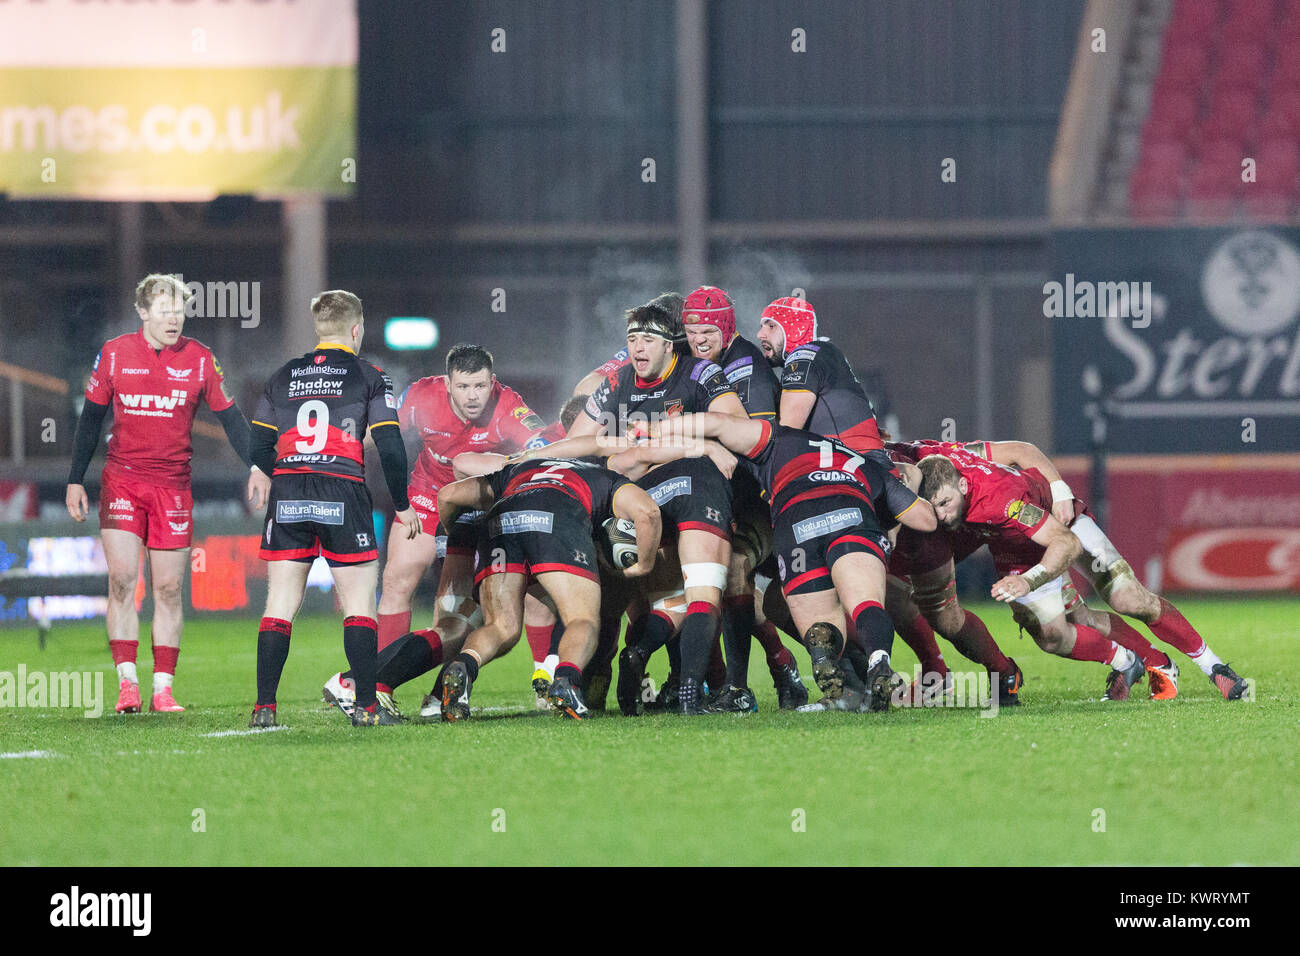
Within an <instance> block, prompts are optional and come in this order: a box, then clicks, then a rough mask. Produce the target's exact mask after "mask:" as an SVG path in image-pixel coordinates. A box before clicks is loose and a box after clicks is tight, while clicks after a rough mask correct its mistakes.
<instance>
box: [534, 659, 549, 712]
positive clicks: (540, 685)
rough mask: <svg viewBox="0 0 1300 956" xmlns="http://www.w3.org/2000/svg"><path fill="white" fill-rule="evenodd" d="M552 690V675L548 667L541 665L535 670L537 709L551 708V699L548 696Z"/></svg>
mask: <svg viewBox="0 0 1300 956" xmlns="http://www.w3.org/2000/svg"><path fill="white" fill-rule="evenodd" d="M550 690H551V675H550V674H549V673H547V671H546V668H544V667H539V668H537V670H535V671H533V693H534V694H536V695H537V709H538V710H550V709H551V700H550V698H549V697H548V696H547V694H548V693H550Z"/></svg>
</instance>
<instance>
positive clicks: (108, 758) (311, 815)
mask: <svg viewBox="0 0 1300 956" xmlns="http://www.w3.org/2000/svg"><path fill="white" fill-rule="evenodd" d="M1178 604H1179V606H1180V608H1181V609H1182V610H1183V611H1184V613H1185V614H1186V615H1187V617H1188V618H1189V620H1191V621H1192V622H1193V623H1194V624H1195V625H1196V626H1197V627H1198V628H1200V629H1201V631H1202V633H1204V634H1205V635H1207V637H1208V638H1209V640H1210V641H1211V644H1212V645H1213V646H1214V647H1215V649H1216V650H1217V651H1218V652H1219V653H1220V654H1222V655H1224V656H1225V658H1226V659H1227V660H1228V661H1230V662H1231V663H1232V664H1233V665H1234V667H1236V669H1237V670H1238V671H1239V672H1240V673H1242V674H1243V675H1246V676H1249V677H1253V678H1254V679H1255V681H1256V700H1255V701H1254V702H1250V703H1244V702H1243V703H1234V704H1227V703H1225V702H1224V701H1223V700H1222V699H1220V698H1219V696H1218V694H1217V692H1216V691H1215V690H1214V688H1213V687H1212V686H1211V685H1210V683H1209V682H1208V681H1207V680H1206V679H1205V678H1204V677H1203V676H1202V675H1201V673H1200V672H1199V670H1197V668H1196V667H1195V666H1194V665H1193V664H1191V662H1189V661H1188V660H1187V659H1186V658H1182V657H1181V656H1178V657H1176V658H1175V659H1176V660H1177V662H1178V664H1179V666H1180V667H1181V668H1182V675H1183V679H1182V681H1181V686H1180V691H1179V697H1178V699H1177V700H1174V701H1170V702H1154V701H1149V700H1145V699H1143V700H1133V701H1129V702H1126V703H1120V704H1103V703H1100V702H1099V701H1098V699H1097V698H1098V697H1100V695H1101V692H1102V690H1103V685H1104V678H1105V673H1106V672H1105V668H1103V667H1101V666H1100V665H1095V664H1079V663H1075V662H1071V661H1065V660H1061V659H1059V658H1055V657H1049V656H1048V655H1046V654H1043V653H1042V652H1040V651H1039V650H1038V649H1037V648H1036V647H1034V646H1033V645H1032V643H1031V642H1030V641H1029V640H1028V639H1027V638H1026V639H1025V640H1023V641H1021V640H1017V638H1016V631H1015V628H1014V625H1012V624H1011V621H1010V615H1009V614H1008V613H1007V612H1006V611H1005V610H1004V609H1002V608H995V607H993V606H976V607H975V608H974V609H975V610H976V611H977V612H979V613H980V614H981V615H982V616H983V617H984V619H985V620H986V621H987V622H989V624H990V626H991V627H992V628H993V632H994V636H995V637H996V638H997V639H998V640H999V642H1000V643H1001V644H1002V646H1003V648H1004V649H1005V650H1007V651H1008V652H1010V653H1011V654H1012V656H1014V657H1015V658H1016V659H1017V661H1018V662H1019V663H1020V665H1021V667H1022V668H1023V670H1024V671H1025V675H1026V678H1027V680H1026V685H1025V688H1024V690H1023V692H1022V696H1023V698H1024V701H1025V706H1023V707H1020V708H1018V709H1015V710H1008V709H1004V710H1003V711H1002V712H1001V713H1000V714H999V715H998V716H996V717H994V718H991V719H989V718H981V717H979V716H978V713H979V712H978V711H977V710H958V709H941V710H917V711H902V710H895V711H893V712H891V713H889V714H861V715H859V714H838V713H835V714H795V713H788V712H780V711H778V710H777V709H776V695H775V692H774V691H773V690H772V686H771V681H770V679H769V678H768V675H767V673H766V668H765V666H764V663H763V660H762V653H761V651H759V650H758V649H757V648H755V651H754V660H753V665H754V666H753V672H752V677H751V684H752V686H753V687H754V688H755V690H756V691H757V692H758V696H759V706H760V713H758V714H757V715H753V716H749V717H708V718H697V719H683V718H679V717H674V716H666V715H665V716H653V717H644V718H640V719H635V720H633V719H626V718H622V717H620V716H618V713H617V707H616V705H615V704H614V700H613V693H612V691H611V693H610V706H611V708H612V710H611V712H610V715H609V716H607V717H602V718H598V719H593V720H590V721H587V722H585V723H582V724H577V723H574V722H572V721H561V720H559V719H557V718H555V717H553V716H552V715H542V714H536V713H534V712H533V703H532V691H531V688H530V687H529V683H528V680H529V676H530V673H531V670H532V664H531V661H530V660H529V659H528V653H527V649H526V645H524V644H523V642H521V643H520V646H519V647H518V648H516V650H515V651H513V652H512V653H511V654H510V655H509V656H508V657H507V658H505V659H504V660H501V661H498V662H496V663H494V664H492V665H491V666H489V667H488V668H486V669H485V670H484V672H483V674H482V675H481V678H480V680H479V682H478V684H477V685H476V686H475V689H474V703H475V704H476V705H477V706H478V707H481V708H485V710H484V711H483V712H482V713H479V714H476V715H475V717H474V719H473V720H471V721H469V722H466V723H462V724H454V725H438V724H435V725H420V724H415V723H412V724H410V725H405V726H401V727H392V728H371V729H353V728H352V727H351V726H350V725H348V724H346V723H345V720H344V718H343V716H342V715H341V714H340V713H338V712H337V711H335V710H333V709H329V708H327V707H325V706H324V705H323V704H321V703H320V694H319V690H320V685H321V684H322V683H323V681H324V680H325V678H326V677H328V676H329V674H331V673H333V672H334V671H335V670H338V669H340V667H342V666H343V653H342V640H341V622H339V621H334V620H328V619H321V618H316V619H304V620H300V621H299V622H298V623H297V624H296V625H295V628H294V634H293V646H292V651H291V654H290V657H289V662H288V665H287V667H286V669H285V675H284V680H283V682H282V685H281V689H280V721H281V723H282V724H284V725H286V726H287V728H288V729H284V730H278V731H275V732H263V733H256V734H226V735H222V736H213V735H214V734H222V733H223V732H228V731H243V730H245V729H246V727H247V723H248V715H249V712H250V711H251V709H252V703H253V699H254V686H255V684H254V676H255V667H254V661H255V643H256V642H255V636H254V629H255V628H256V623H255V622H254V621H252V620H249V621H242V622H241V621H237V620H228V619H227V620H215V619H211V618H209V619H204V618H197V617H196V618H192V619H191V620H190V621H188V622H187V623H186V627H185V639H184V644H183V649H182V654H181V659H180V675H179V679H178V681H177V685H176V693H177V696H178V699H179V700H180V701H181V702H182V703H183V704H185V705H186V706H187V707H188V708H189V709H188V711H187V712H186V713H184V714H181V715H166V714H156V715H151V714H143V715H139V716H129V717H124V716H117V715H114V714H113V713H112V706H113V703H114V702H115V701H116V699H117V688H116V684H117V682H116V679H115V676H114V674H113V672H112V669H111V660H110V658H109V655H108V651H107V649H106V646H105V637H104V633H103V630H102V626H100V625H65V626H61V627H59V628H58V629H57V630H56V631H55V633H54V635H53V639H52V642H51V644H50V646H49V647H48V648H47V649H46V650H45V651H39V650H37V648H36V642H35V638H34V636H33V635H32V634H31V633H30V632H15V631H8V632H0V642H2V646H3V648H4V650H3V654H2V655H0V670H7V671H10V672H13V671H15V670H16V669H17V666H18V664H19V663H20V662H21V663H23V664H25V665H26V668H27V670H28V672H29V673H31V672H33V671H43V672H57V671H80V670H99V671H103V672H104V695H105V698H106V701H105V706H106V709H107V711H108V713H107V714H106V715H105V716H104V717H102V718H99V719H86V718H84V717H83V716H82V714H81V712H80V711H77V710H71V709H29V708H4V709H0V755H4V756H5V758H6V759H0V820H3V824H0V860H3V861H4V862H5V863H6V864H8V865H11V866H12V865H95V866H103V865H145V864H149V865H158V864H161V865H257V864H270V865H300V864H314V865H328V864H357V863H369V864H387V865H441V864H452V865H466V864H469V865H475V864H560V863H579V864H584V863H590V864H614V865H621V864H644V863H650V864H656V863H657V864H825V863H831V864H848V865H878V864H901V865H961V864H982V865H1016V864H1033V865H1056V864H1067V865H1071V864H1074V865H1077V864H1102V865H1112V864H1133V865H1147V864H1158V865H1184V864H1204V865H1226V864H1241V863H1244V864H1290V865H1294V864H1297V863H1300V817H1297V815H1296V814H1295V813H1293V812H1292V808H1294V807H1295V806H1297V805H1300V772H1298V770H1297V748H1296V743H1295V741H1296V727H1297V725H1298V723H1300V708H1298V707H1297V705H1296V700H1295V693H1294V687H1295V677H1294V661H1295V659H1296V649H1297V636H1298V633H1300V632H1298V628H1297V624H1296V621H1297V619H1300V601H1297V600H1285V599H1283V600H1259V601H1245V600H1243V601H1235V602H1234V601H1204V600H1200V601H1193V600H1185V601H1179V602H1178ZM418 617H419V615H417V619H418ZM145 634H146V635H147V626H146V628H145ZM146 640H147V637H146ZM941 646H942V642H941ZM796 655H797V656H798V658H799V662H800V667H801V669H802V671H803V673H804V674H805V676H807V675H808V673H809V669H808V660H807V657H806V656H805V655H804V654H803V651H802V650H798V651H796ZM946 656H947V657H948V659H949V663H950V665H952V666H955V667H957V668H962V667H963V662H962V661H961V659H960V658H959V657H958V655H957V654H956V653H955V652H953V651H952V650H951V648H948V649H947V653H946ZM913 663H914V661H913V658H912V657H911V655H910V653H909V652H908V651H907V649H906V648H905V647H904V646H903V645H902V643H901V642H898V644H897V653H896V654H895V666H896V667H897V668H898V669H899V670H903V671H906V672H908V673H909V674H910V672H911V668H912V664H913ZM140 665H141V666H140V674H141V684H142V687H143V689H144V690H145V692H146V695H147V691H148V683H149V680H150V661H149V654H148V651H147V650H143V651H142V654H141V660H140ZM666 668H667V665H666V662H665V661H664V660H663V657H662V655H658V656H657V657H656V659H655V661H653V662H652V664H651V668H650V672H651V673H652V674H653V675H654V676H656V677H657V678H660V679H662V677H663V676H664V672H665V671H666ZM428 683H431V681H424V680H421V681H420V682H418V683H416V684H413V685H407V686H406V687H404V688H402V689H400V690H399V692H398V695H397V696H398V700H399V703H400V704H402V705H404V706H405V707H406V708H407V709H408V710H411V711H414V710H415V709H417V708H418V704H419V699H420V697H421V696H422V694H423V693H424V692H425V691H426V690H427V689H428V686H427V685H428ZM1141 688H1142V692H1143V694H1145V683H1143V684H1142V685H1141ZM811 692H812V698H813V699H816V698H817V696H818V694H817V691H816V688H815V687H813V688H811ZM146 700H147V696H146ZM32 751H37V752H43V753H44V754H46V755H45V756H12V755H14V754H26V753H29V752H32Z"/></svg>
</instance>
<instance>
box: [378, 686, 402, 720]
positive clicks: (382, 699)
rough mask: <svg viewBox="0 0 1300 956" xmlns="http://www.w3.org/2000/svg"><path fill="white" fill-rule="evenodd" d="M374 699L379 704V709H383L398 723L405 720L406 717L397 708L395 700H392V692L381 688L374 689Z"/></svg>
mask: <svg viewBox="0 0 1300 956" xmlns="http://www.w3.org/2000/svg"><path fill="white" fill-rule="evenodd" d="M375 700H376V701H377V702H378V704H379V709H380V710H382V711H384V712H385V713H386V714H388V715H389V716H390V717H393V718H395V719H396V720H397V722H398V723H399V724H400V723H405V722H406V720H407V717H406V715H405V714H403V713H402V712H401V711H400V710H398V709H397V701H395V700H393V695H392V694H390V693H388V692H387V691H383V690H380V691H376V692H375Z"/></svg>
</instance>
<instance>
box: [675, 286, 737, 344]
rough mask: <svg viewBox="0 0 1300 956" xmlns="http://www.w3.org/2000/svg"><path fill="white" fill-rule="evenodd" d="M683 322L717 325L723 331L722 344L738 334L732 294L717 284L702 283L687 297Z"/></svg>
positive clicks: (683, 310) (683, 309) (683, 307)
mask: <svg viewBox="0 0 1300 956" xmlns="http://www.w3.org/2000/svg"><path fill="white" fill-rule="evenodd" d="M682 322H684V323H685V324H687V325H716V326H717V327H718V331H719V332H721V333H722V346H723V348H726V347H727V345H728V344H729V343H730V342H731V340H732V339H733V338H734V337H735V335H736V307H735V306H734V305H732V302H731V296H729V295H727V293H725V292H723V291H722V290H721V289H719V288H718V287H717V286H712V285H702V286H700V287H699V288H698V289H696V290H695V291H694V292H692V293H691V294H690V295H688V296H687V297H686V302H685V303H683V305H682Z"/></svg>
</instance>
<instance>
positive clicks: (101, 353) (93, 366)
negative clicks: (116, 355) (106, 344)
mask: <svg viewBox="0 0 1300 956" xmlns="http://www.w3.org/2000/svg"><path fill="white" fill-rule="evenodd" d="M103 357H104V353H103V351H102V350H101V351H100V352H99V353H97V354H96V355H95V364H94V365H92V366H91V367H90V370H91V371H92V372H97V371H99V360H100V359H102V358H103Z"/></svg>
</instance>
